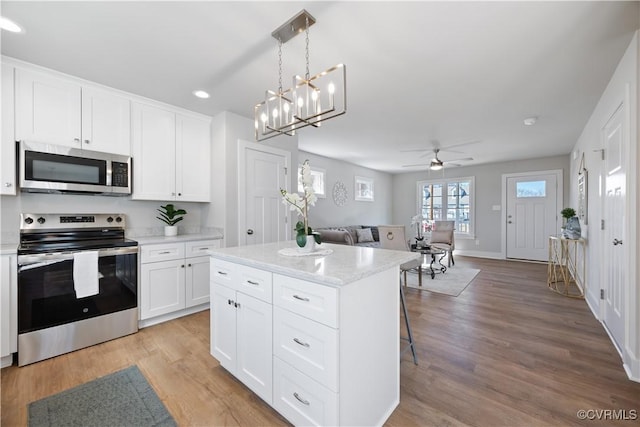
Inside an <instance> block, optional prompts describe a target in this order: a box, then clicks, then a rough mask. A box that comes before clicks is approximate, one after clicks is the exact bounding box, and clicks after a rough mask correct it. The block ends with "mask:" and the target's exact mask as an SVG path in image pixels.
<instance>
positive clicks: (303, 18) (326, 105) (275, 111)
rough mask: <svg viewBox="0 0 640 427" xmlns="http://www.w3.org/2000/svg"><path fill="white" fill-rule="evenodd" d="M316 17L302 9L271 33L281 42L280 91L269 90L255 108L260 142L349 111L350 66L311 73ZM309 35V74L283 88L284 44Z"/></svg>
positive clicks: (307, 41)
mask: <svg viewBox="0 0 640 427" xmlns="http://www.w3.org/2000/svg"><path fill="white" fill-rule="evenodd" d="M315 22H316V20H315V19H314V18H313V16H311V15H310V14H309V13H308V12H307V11H306V10H302V11H301V12H300V13H298V14H297V15H296V16H294V17H293V18H291V19H290V20H289V21H287V22H285V23H284V24H283V25H281V26H280V27H279V28H278V29H277V30H275V31H274V32H273V33H271V35H272V36H273V37H274V38H275V39H276V40H277V41H278V90H277V92H274V91H272V90H267V91H266V94H265V100H264V101H262V102H260V103H259V104H257V105H256V106H255V107H254V119H255V131H256V132H255V135H256V141H264V140H265V139H269V138H273V137H274V136H278V135H289V136H293V135H295V133H296V130H298V129H301V128H303V127H307V126H313V127H319V126H320V125H321V123H322V122H323V121H325V120H328V119H331V118H333V117H337V116H340V115H342V114H344V113H346V112H347V93H346V80H347V69H346V66H345V65H344V64H338V65H336V66H334V67H331V68H329V69H328V70H325V71H322V72H321V73H318V74H316V75H313V76H311V75H310V74H309V27H310V26H311V25H313V24H314V23H315ZM303 31H304V32H305V35H306V40H305V43H306V48H305V53H306V55H305V59H306V73H305V75H304V77H302V76H299V75H296V76H294V77H293V85H292V87H290V88H287V89H283V87H282V44H283V43H286V42H287V41H289V40H290V39H292V38H293V37H295V36H296V35H297V34H299V33H301V32H303Z"/></svg>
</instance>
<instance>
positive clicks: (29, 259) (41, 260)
mask: <svg viewBox="0 0 640 427" xmlns="http://www.w3.org/2000/svg"><path fill="white" fill-rule="evenodd" d="M97 251H98V258H102V257H105V256H115V255H128V254H137V253H138V247H137V246H130V247H124V248H106V249H97ZM80 252H86V251H72V252H48V253H44V254H31V255H18V267H19V270H18V271H21V270H28V269H31V268H35V267H42V266H45V265H49V264H54V263H56V262H61V261H66V260H70V259H73V257H74V255H75V254H77V253H80Z"/></svg>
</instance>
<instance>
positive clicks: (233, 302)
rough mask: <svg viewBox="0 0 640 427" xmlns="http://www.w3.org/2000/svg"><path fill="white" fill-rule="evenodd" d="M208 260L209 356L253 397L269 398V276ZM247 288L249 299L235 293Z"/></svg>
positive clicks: (270, 339) (270, 378) (249, 268)
mask: <svg viewBox="0 0 640 427" xmlns="http://www.w3.org/2000/svg"><path fill="white" fill-rule="evenodd" d="M264 273H265V272H263V271H261V270H256V269H252V268H251V267H245V266H234V265H232V264H228V263H225V262H223V261H218V260H212V264H211V296H212V303H211V354H212V355H213V356H214V357H215V358H216V359H217V360H218V361H219V362H220V364H221V365H222V366H223V367H224V368H225V369H227V370H228V371H229V372H231V373H232V374H233V375H235V376H236V377H237V378H238V379H239V380H240V381H242V382H243V383H244V384H245V385H246V386H247V387H249V388H250V389H251V390H252V391H253V392H254V393H256V394H257V395H258V396H260V397H261V398H262V399H263V400H264V401H266V402H267V403H269V404H271V402H272V396H273V382H272V378H273V372H272V371H273V366H272V363H273V362H272V353H273V352H272V327H273V326H272V311H273V307H272V305H271V303H270V302H271V301H270V299H269V300H268V301H264V300H262V299H260V297H265V292H264V290H265V289H268V290H269V293H268V294H269V296H270V290H271V273H267V274H264ZM242 283H244V284H245V285H244V286H247V285H248V286H250V288H248V289H249V291H247V292H252V293H254V294H256V293H257V294H258V295H259V296H258V297H254V296H250V295H248V294H247V293H244V292H242V291H240V290H238V289H242V288H243V285H242Z"/></svg>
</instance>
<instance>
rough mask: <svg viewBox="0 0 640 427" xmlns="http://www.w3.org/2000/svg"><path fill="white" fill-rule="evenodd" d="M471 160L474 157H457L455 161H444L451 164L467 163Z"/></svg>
mask: <svg viewBox="0 0 640 427" xmlns="http://www.w3.org/2000/svg"><path fill="white" fill-rule="evenodd" d="M470 160H473V157H456V158H455V159H444V160H442V161H443V162H446V163H449V162H466V161H470Z"/></svg>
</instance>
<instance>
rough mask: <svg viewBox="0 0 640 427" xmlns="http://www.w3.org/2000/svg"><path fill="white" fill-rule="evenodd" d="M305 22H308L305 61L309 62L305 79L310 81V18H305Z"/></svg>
mask: <svg viewBox="0 0 640 427" xmlns="http://www.w3.org/2000/svg"><path fill="white" fill-rule="evenodd" d="M305 22H306V27H305V31H304V32H305V43H306V54H305V59H306V61H307V73H306V74H305V76H304V78H305V79H307V80H309V17H308V16H307V17H306V18H305Z"/></svg>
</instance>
